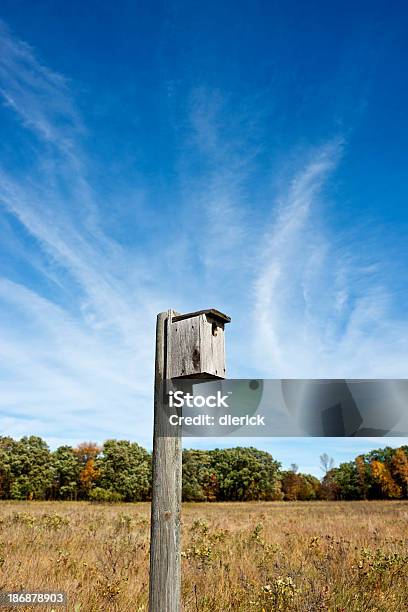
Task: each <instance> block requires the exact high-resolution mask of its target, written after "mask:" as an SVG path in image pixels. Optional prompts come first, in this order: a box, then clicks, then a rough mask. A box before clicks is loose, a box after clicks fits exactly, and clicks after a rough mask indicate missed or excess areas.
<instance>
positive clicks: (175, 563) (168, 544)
mask: <svg viewBox="0 0 408 612" xmlns="http://www.w3.org/2000/svg"><path fill="white" fill-rule="evenodd" d="M229 321H230V318H229V317H228V316H226V315H224V314H222V313H221V312H219V311H218V310H215V309H210V310H200V311H198V312H192V313H188V314H185V315H180V314H178V313H176V312H174V311H173V310H168V311H167V312H162V313H160V314H159V315H157V324H156V367H155V382H154V433H153V486H152V510H151V537H150V590H149V612H180V610H181V554H180V553H181V529H180V525H181V470H182V449H181V429H180V428H178V429H174V428H172V435H163V434H165V432H166V431H168V423H167V422H166V418H167V415H166V412H165V410H163V397H162V394H163V382H164V381H165V380H170V379H172V378H193V379H194V378H204V379H206V378H208V379H211V378H225V375H226V366H225V345H224V325H225V323H228V322H229Z"/></svg>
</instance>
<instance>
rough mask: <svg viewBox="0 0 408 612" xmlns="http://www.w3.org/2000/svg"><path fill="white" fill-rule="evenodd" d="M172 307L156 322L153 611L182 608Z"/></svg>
mask: <svg viewBox="0 0 408 612" xmlns="http://www.w3.org/2000/svg"><path fill="white" fill-rule="evenodd" d="M172 314H173V313H172V311H167V312H163V313H160V314H159V315H158V317H157V326H156V368H155V389H154V436H153V484H152V509H151V538H150V590H149V612H179V611H180V610H181V550H180V546H181V544H180V540H181V535H180V519H181V469H182V451H181V432H180V430H179V431H178V432H175V434H174V435H172V436H171V437H170V436H163V431H165V430H166V425H167V419H166V413H165V411H164V410H163V408H162V400H161V393H162V392H163V385H162V383H163V381H164V380H165V379H166V378H168V377H169V376H168V351H169V349H170V334H169V333H168V326H169V325H170V321H171V317H172Z"/></svg>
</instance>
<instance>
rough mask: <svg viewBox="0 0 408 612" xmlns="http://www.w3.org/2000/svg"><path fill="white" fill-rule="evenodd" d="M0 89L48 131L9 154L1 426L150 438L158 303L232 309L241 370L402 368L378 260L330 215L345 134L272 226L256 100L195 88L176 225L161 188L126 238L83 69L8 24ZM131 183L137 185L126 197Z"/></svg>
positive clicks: (292, 189)
mask: <svg viewBox="0 0 408 612" xmlns="http://www.w3.org/2000/svg"><path fill="white" fill-rule="evenodd" d="M0 93H1V95H2V96H3V99H4V102H5V104H6V106H7V108H8V109H11V110H12V111H13V113H14V115H15V117H16V118H17V119H18V121H19V122H20V125H21V126H22V127H23V129H24V130H25V131H26V132H28V133H31V134H34V140H33V143H32V150H33V157H32V159H31V161H30V164H29V166H27V165H26V166H24V168H23V169H21V170H19V169H18V168H13V169H12V170H10V168H8V167H5V166H3V167H0V210H1V211H2V212H1V213H0V221H1V223H2V225H1V226H0V227H3V228H4V231H5V235H6V237H7V240H4V241H3V242H2V245H0V250H2V251H3V252H4V253H5V254H6V256H7V257H8V265H7V266H4V273H3V277H2V278H0V359H1V362H2V368H1V373H0V384H1V393H0V432H3V433H7V434H10V435H15V436H19V435H23V434H25V433H27V432H29V433H38V434H40V435H43V436H45V437H46V438H47V440H49V441H52V443H53V444H57V443H58V441H61V442H66V441H70V442H73V441H75V440H76V441H80V440H82V439H86V438H88V437H89V431H90V430H92V431H93V432H94V435H95V437H97V438H98V440H103V439H104V438H106V437H109V436H114V437H123V436H127V437H132V438H135V439H137V440H138V441H140V442H142V443H144V444H145V445H150V439H151V420H152V417H151V413H152V397H151V387H152V377H153V347H154V315H155V313H157V312H160V311H161V310H167V309H168V308H169V307H175V308H176V309H179V310H186V311H187V310H190V309H191V310H196V309H198V308H204V307H207V306H215V307H218V308H222V307H223V306H224V305H225V306H226V309H227V311H228V313H229V314H232V315H233V317H234V319H233V326H234V327H233V326H231V331H228V332H227V333H228V334H229V336H228V338H229V339H228V351H227V352H228V356H229V363H228V365H229V366H230V365H232V366H233V367H232V368H230V372H231V371H233V373H234V375H235V376H241V377H245V376H249V375H250V376H254V375H256V376H262V375H263V376H265V377H272V376H282V377H284V376H294V377H319V376H322V377H323V376H327V377H334V376H341V377H342V376H347V377H354V376H356V377H368V376H377V375H378V376H399V375H401V376H406V371H405V365H406V364H407V356H408V347H407V342H406V340H405V338H407V324H406V321H404V320H396V319H395V317H393V316H392V315H391V311H390V309H391V307H392V302H393V296H392V291H391V289H390V287H389V284H388V283H387V282H386V279H385V278H384V275H382V274H381V266H380V267H379V266H378V264H377V263H376V262H374V263H375V265H374V264H370V263H367V261H364V262H362V261H360V260H359V257H358V256H357V255H358V254H356V250H357V248H358V245H357V244H354V245H347V244H346V240H345V237H344V236H343V237H342V236H341V235H340V236H337V237H336V240H335V241H334V240H333V235H332V233H331V230H330V229H329V228H327V227H326V226H325V224H324V218H325V195H324V190H325V186H326V185H327V183H328V182H329V181H330V178H331V176H332V173H333V171H335V169H336V166H337V164H338V163H339V162H340V160H341V156H342V149H343V147H344V144H343V142H342V140H341V139H337V140H334V141H332V142H329V143H328V144H326V145H325V146H322V147H321V148H320V149H318V150H315V151H312V152H311V153H310V152H309V154H308V156H307V160H306V162H304V164H303V166H302V164H300V169H299V170H298V171H297V173H296V174H295V176H294V177H293V180H292V181H291V182H290V184H289V185H288V186H287V187H286V189H285V190H284V191H283V192H282V194H281V197H280V199H279V201H278V202H275V201H274V202H273V206H272V207H271V218H270V219H269V220H267V222H266V224H265V223H264V219H262V220H259V219H257V218H256V215H254V214H253V211H254V207H251V205H250V198H251V193H250V190H249V189H248V182H250V178H251V176H252V173H253V171H254V168H255V167H256V155H257V147H256V146H254V143H253V142H252V143H251V144H249V145H248V141H249V140H251V130H252V129H253V118H252V117H251V111H250V109H248V108H247V109H245V108H243V109H242V111H241V112H237V113H235V114H231V113H229V107H228V104H227V103H226V102H225V100H224V99H223V97H222V95H221V94H220V93H215V94H211V93H209V92H208V91H205V90H199V91H195V92H194V93H193V95H192V100H191V104H190V106H189V117H188V121H189V130H190V137H189V138H190V139H189V140H188V142H185V143H183V147H184V151H183V154H181V158H182V159H181V161H180V167H179V177H178V178H179V179H180V184H181V188H180V193H178V192H177V193H173V194H171V196H172V197H173V199H177V198H178V196H180V199H179V200H178V202H179V205H178V206H177V209H176V210H174V211H173V213H172V215H173V219H172V223H173V225H172V228H174V227H175V228H176V229H177V233H176V234H175V236H169V227H167V225H166V222H165V221H164V222H162V223H160V222H159V221H158V220H157V219H156V211H155V210H150V209H149V210H146V209H147V208H148V199H149V198H148V193H147V195H146V194H144V197H143V202H142V204H141V206H140V214H141V215H142V216H143V223H144V225H143V228H144V230H145V233H146V236H145V239H144V240H143V241H142V243H141V244H133V245H131V246H129V245H128V246H125V245H123V244H120V243H119V242H117V241H116V240H115V239H114V238H113V236H112V233H111V232H109V227H108V223H106V219H105V217H104V211H106V208H107V206H108V203H107V202H105V201H104V194H103V193H100V191H99V190H98V186H97V185H95V184H91V183H90V182H89V180H88V178H87V177H88V176H89V175H90V174H91V173H89V172H88V170H89V167H90V161H89V160H88V159H87V157H86V154H85V153H84V149H83V147H82V140H81V139H82V135H83V133H84V131H85V130H86V126H84V125H83V124H82V120H81V117H80V114H79V113H78V111H77V109H76V107H75V103H74V99H73V96H72V94H71V92H70V87H69V82H68V81H67V80H66V79H65V78H64V77H62V76H61V75H59V74H57V73H55V72H54V71H52V70H50V69H49V68H48V67H47V66H45V65H43V64H42V63H41V62H40V61H39V60H38V59H37V58H36V56H35V53H34V51H33V49H32V48H31V47H30V46H28V45H27V44H26V43H23V42H21V41H20V40H18V39H17V38H16V37H15V36H14V35H13V34H12V33H11V32H10V31H9V30H8V28H7V26H5V25H4V24H2V23H0ZM190 153H191V156H190ZM135 190H136V186H135V185H132V184H130V185H127V184H124V185H123V186H122V194H121V198H122V201H125V202H127V201H128V194H129V193H133V192H135ZM175 191H177V189H175ZM119 195H120V194H119ZM255 208H256V207H255ZM132 218H133V217H132ZM153 218H154V219H153ZM149 219H150V220H152V219H153V222H152V224H151V225H152V232H151V233H152V238H151V239H150V237H149V235H148V234H149V227H148V225H149ZM136 223H137V220H136ZM263 227H266V230H265V231H264V232H263V234H262V232H261V231H260V228H263ZM133 229H138V228H133ZM22 236H23V237H22ZM14 262H18V265H17V264H16V266H15V269H14V268H13V263H14ZM21 268H23V271H22V270H21ZM24 270H27V271H28V272H27V273H24ZM32 276H35V277H36V278H35V281H34V280H33V278H32ZM254 277H255V281H254ZM252 345H253V346H255V351H254V352H253V353H252V354H251V346H252ZM252 357H253V358H252ZM203 444H204V442H203Z"/></svg>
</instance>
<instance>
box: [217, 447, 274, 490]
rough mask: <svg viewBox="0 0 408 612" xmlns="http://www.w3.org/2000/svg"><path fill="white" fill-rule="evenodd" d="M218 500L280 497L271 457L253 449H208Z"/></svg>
mask: <svg viewBox="0 0 408 612" xmlns="http://www.w3.org/2000/svg"><path fill="white" fill-rule="evenodd" d="M210 457H211V462H210V463H211V467H212V468H213V469H214V472H215V475H216V477H217V484H218V487H219V499H220V500H221V501H224V500H225V501H227V500H228V501H237V500H240V501H249V500H261V499H264V500H272V499H279V498H280V497H281V490H280V479H279V467H280V464H279V463H278V462H277V461H275V460H274V459H273V457H272V456H271V455H270V454H269V453H267V452H265V451H260V450H257V449H256V448H251V447H250V448H241V447H237V448H228V449H215V450H214V451H210Z"/></svg>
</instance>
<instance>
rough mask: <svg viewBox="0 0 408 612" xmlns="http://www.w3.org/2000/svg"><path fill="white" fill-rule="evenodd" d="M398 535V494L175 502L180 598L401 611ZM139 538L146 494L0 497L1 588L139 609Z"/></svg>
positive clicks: (145, 539) (404, 515) (189, 605)
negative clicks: (392, 498) (393, 498)
mask: <svg viewBox="0 0 408 612" xmlns="http://www.w3.org/2000/svg"><path fill="white" fill-rule="evenodd" d="M407 536H408V502H348V503H347V502H343V503H340V502H338V503H337V502H291V503H282V502H272V503H263V502H262V503H256V502H255V503H224V504H185V505H184V506H183V598H184V610H185V611H187V612H198V611H200V612H210V611H211V612H226V611H228V610H237V611H238V610H239V611H242V612H244V611H245V612H246V611H248V612H251V611H259V612H262V610H265V611H271V610H288V611H291V610H297V611H302V612H306V611H310V612H315V611H318V610H330V611H337V612H340V611H344V612H353V611H359V612H360V611H366V610H367V611H368V610H370V611H391V610H392V611H398V612H402V611H404V610H408V546H407ZM148 543H149V505H148V504H118V505H99V504H94V505H93V504H90V503H86V502H84V503H81V502H78V503H70V502H27V503H25V502H14V503H13V502H1V503H0V590H3V591H4V590H7V591H12V590H23V589H24V590H53V589H55V590H63V591H66V592H67V594H68V600H69V605H68V610H72V611H75V612H96V611H98V612H100V611H103V612H105V611H106V612H111V611H112V612H114V611H120V612H138V611H142V610H143V611H144V610H146V602H147V584H148V571H147V570H148V554H149V551H148ZM15 609H16V610H17V609H18V610H20V611H21V610H27V611H28V610H39V609H45V608H40V607H39V606H36V607H31V608H30V607H24V608H22V607H19V608H15ZM48 610H51V608H48ZM163 612H165V611H163Z"/></svg>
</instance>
